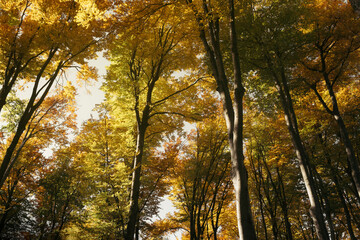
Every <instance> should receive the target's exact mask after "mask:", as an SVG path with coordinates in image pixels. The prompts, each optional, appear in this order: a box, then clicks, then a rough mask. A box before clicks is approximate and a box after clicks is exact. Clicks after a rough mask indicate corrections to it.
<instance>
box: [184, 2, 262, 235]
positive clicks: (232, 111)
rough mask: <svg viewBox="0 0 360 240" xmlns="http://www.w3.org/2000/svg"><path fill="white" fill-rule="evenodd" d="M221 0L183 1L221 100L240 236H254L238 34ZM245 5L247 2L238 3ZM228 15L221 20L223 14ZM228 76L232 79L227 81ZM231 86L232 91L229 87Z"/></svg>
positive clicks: (230, 11) (230, 8)
mask: <svg viewBox="0 0 360 240" xmlns="http://www.w3.org/2000/svg"><path fill="white" fill-rule="evenodd" d="M221 3H222V2H216V3H214V2H210V1H206V0H203V1H192V0H187V1H186V4H187V5H188V7H189V8H190V9H191V10H192V11H193V13H194V15H195V21H196V23H197V27H198V30H199V33H200V39H201V41H202V43H203V46H204V49H205V53H206V58H207V59H208V60H209V65H210V66H209V67H210V69H211V72H212V75H213V76H214V78H215V80H216V84H217V90H218V92H219V94H220V99H221V101H222V103H223V114H224V117H225V120H226V125H227V129H228V138H229V146H230V151H231V162H232V181H233V185H234V188H235V195H236V208H237V221H238V229H239V236H240V239H249V240H251V239H256V234H255V228H254V224H253V220H252V213H251V205H250V199H249V190H248V179H247V178H248V177H247V172H246V168H245V165H244V155H243V96H244V92H245V89H244V87H243V83H242V75H241V69H240V58H239V49H238V47H237V41H238V36H237V33H236V26H235V25H236V19H235V12H236V11H235V4H234V1H233V0H229V1H228V3H227V4H224V5H221ZM241 5H242V6H241V7H243V8H246V7H247V4H246V2H242V3H241ZM221 11H223V13H226V14H225V15H224V16H229V18H228V19H227V22H226V23H224V22H223V20H224V16H222V12H221ZM223 29H227V30H228V31H229V34H230V39H228V41H229V42H230V49H227V50H224V49H222V47H223V46H222V42H223V40H224V39H223V36H224V34H226V33H224V32H222V33H220V30H223ZM225 51H229V53H230V55H231V59H232V60H231V67H230V68H231V70H230V72H229V71H228V69H227V67H226V64H225V61H224V56H223V55H224V52H225ZM230 80H233V81H231V83H230ZM232 89H233V95H232V94H231V90H232Z"/></svg>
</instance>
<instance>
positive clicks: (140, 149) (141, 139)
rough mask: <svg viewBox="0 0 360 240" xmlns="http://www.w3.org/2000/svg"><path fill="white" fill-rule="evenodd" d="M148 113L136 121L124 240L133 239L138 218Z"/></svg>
mask: <svg viewBox="0 0 360 240" xmlns="http://www.w3.org/2000/svg"><path fill="white" fill-rule="evenodd" d="M147 121H148V115H147V116H146V115H145V113H144V115H143V119H142V122H141V123H138V134H137V135H138V136H137V139H136V153H137V154H136V156H135V158H134V167H133V169H134V171H133V175H132V182H131V194H130V212H129V219H128V223H127V228H126V236H125V239H126V240H133V239H134V236H135V230H136V223H137V221H138V219H139V197H140V185H141V182H140V177H141V164H142V159H143V154H144V146H145V133H146V129H147V126H148V123H147Z"/></svg>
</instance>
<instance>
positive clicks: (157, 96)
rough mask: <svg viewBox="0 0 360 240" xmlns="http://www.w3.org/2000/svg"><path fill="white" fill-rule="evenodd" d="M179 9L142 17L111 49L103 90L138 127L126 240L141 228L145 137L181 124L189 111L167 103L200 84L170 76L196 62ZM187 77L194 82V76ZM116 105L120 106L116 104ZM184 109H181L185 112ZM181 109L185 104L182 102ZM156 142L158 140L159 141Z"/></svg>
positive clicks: (159, 11)
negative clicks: (184, 42) (187, 45)
mask: <svg viewBox="0 0 360 240" xmlns="http://www.w3.org/2000/svg"><path fill="white" fill-rule="evenodd" d="M133 4H134V6H136V4H139V3H138V2H137V1H134V3H133ZM140 5H141V6H136V7H137V8H136V10H139V9H145V10H146V11H148V10H147V9H146V7H147V6H146V5H142V4H140ZM155 6H156V5H155ZM149 7H151V5H149ZM145 10H144V11H145ZM176 10H177V9H176V8H175V6H166V5H165V6H164V7H163V8H161V9H160V10H158V12H156V14H152V15H149V16H148V15H146V18H145V17H144V18H142V20H143V22H141V27H140V26H139V25H135V27H138V28H134V29H130V30H129V31H128V32H127V33H124V34H123V35H119V36H118V39H117V40H116V41H115V44H114V45H112V46H111V50H110V60H111V61H112V64H111V66H110V68H109V73H108V77H107V83H106V84H105V85H104V89H105V91H106V92H107V93H108V99H109V100H110V101H111V102H112V103H111V104H115V105H117V106H120V108H119V109H124V107H126V108H127V109H125V111H124V112H123V113H122V114H124V113H127V114H129V115H128V117H130V116H131V118H132V119H133V120H134V121H135V128H136V130H135V133H134V137H135V139H136V147H135V149H134V150H135V154H134V159H133V164H132V166H131V167H132V169H133V177H132V186H131V195H130V213H129V218H128V224H127V233H126V237H125V238H126V239H133V238H134V235H135V232H136V230H135V229H136V225H137V224H138V222H139V214H140V207H139V197H140V189H141V175H142V174H141V172H142V165H143V162H144V159H145V158H146V152H145V149H146V145H147V143H146V141H145V139H146V138H148V137H150V136H151V135H155V134H156V133H163V132H165V131H170V130H172V129H175V128H177V127H178V126H179V125H178V124H179V120H176V119H175V118H174V116H176V115H180V116H184V114H183V113H182V112H184V111H183V110H180V111H176V110H175V109H172V110H170V111H169V108H168V105H169V103H168V102H169V101H172V100H173V98H174V96H175V95H178V94H181V93H183V92H184V91H185V90H187V89H189V88H190V87H191V86H193V85H194V84H195V83H196V82H197V81H198V80H196V81H194V82H192V83H188V84H187V82H185V84H187V85H185V84H184V83H183V82H180V81H178V80H176V78H174V77H171V73H173V72H174V71H175V70H176V69H180V70H181V69H183V68H186V67H187V66H189V64H191V62H190V60H191V59H195V58H194V53H192V52H191V51H190V50H191V49H187V50H185V48H184V46H182V45H181V44H179V42H180V41H181V40H182V39H183V38H184V37H185V36H186V35H187V32H186V31H185V32H181V31H179V29H181V26H182V23H183V22H182V20H183V19H182V18H181V17H180V16H178V15H177V14H176V13H177V12H176ZM137 23H138V22H137ZM144 39H145V40H144ZM181 50H183V51H181ZM189 59H190V60H189ZM184 79H185V80H188V81H191V80H193V78H192V77H189V78H184ZM171 83H172V86H171ZM184 85H185V86H184ZM177 86H180V89H176V88H175V87H177ZM113 99H116V100H115V101H114V100H113ZM116 101H118V102H117V103H116ZM175 101H176V100H175ZM125 104H126V105H125ZM180 106H181V105H180ZM180 106H177V107H178V108H179V109H180V108H181V107H180ZM182 106H184V105H183V104H182ZM129 108H130V109H132V112H129V111H128V109H129ZM116 111H118V110H116ZM162 116H163V117H162ZM157 122H160V123H162V124H164V123H165V122H166V123H169V124H168V125H165V127H164V126H163V125H159V126H161V127H160V129H156V128H155V124H156V123H157ZM149 126H154V127H152V128H153V129H152V132H151V133H150V134H148V127H149ZM180 126H181V125H180ZM153 141H155V142H156V139H154V140H153Z"/></svg>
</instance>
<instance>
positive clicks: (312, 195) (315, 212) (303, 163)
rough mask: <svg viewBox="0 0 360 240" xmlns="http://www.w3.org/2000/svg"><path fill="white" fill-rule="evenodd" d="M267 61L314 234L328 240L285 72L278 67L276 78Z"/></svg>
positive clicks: (269, 60) (270, 64)
mask: <svg viewBox="0 0 360 240" xmlns="http://www.w3.org/2000/svg"><path fill="white" fill-rule="evenodd" d="M267 60H268V65H269V68H270V69H271V71H272V74H273V77H274V80H275V84H276V87H277V89H278V92H279V97H280V101H281V104H282V106H283V110H284V114H285V120H286V124H287V127H288V130H289V133H290V137H291V140H292V142H293V146H294V148H295V152H296V156H297V159H298V161H299V166H300V171H301V175H302V178H303V180H304V184H305V188H306V192H307V194H308V197H309V200H310V209H309V211H310V216H311V218H312V220H313V222H314V225H315V229H316V234H317V236H318V238H319V239H320V240H329V234H328V232H327V229H326V224H325V219H324V216H323V213H322V210H321V205H320V201H319V198H318V196H317V194H316V189H315V188H316V187H315V182H314V177H313V176H312V174H311V171H310V162H309V161H310V160H309V157H308V154H307V152H306V150H305V147H304V145H303V143H302V140H301V137H300V133H299V130H298V123H297V117H296V114H295V111H294V108H293V103H292V98H291V95H290V90H289V87H288V83H287V79H286V76H285V70H284V68H283V66H280V68H281V73H280V76H278V73H276V72H275V71H274V67H273V66H272V62H271V59H270V58H268V59H267Z"/></svg>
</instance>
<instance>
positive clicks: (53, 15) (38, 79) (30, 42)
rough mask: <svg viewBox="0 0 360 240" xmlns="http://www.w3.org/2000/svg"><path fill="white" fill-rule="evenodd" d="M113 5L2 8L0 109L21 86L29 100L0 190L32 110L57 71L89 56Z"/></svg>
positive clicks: (0, 172) (16, 2)
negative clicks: (23, 87)
mask: <svg viewBox="0 0 360 240" xmlns="http://www.w3.org/2000/svg"><path fill="white" fill-rule="evenodd" d="M109 4H110V5H111V4H112V3H111V2H110V1H101V3H98V4H92V5H88V4H87V3H85V2H76V1H46V0H45V1H31V0H12V1H6V2H1V3H0V8H1V18H2V21H1V25H0V28H1V29H2V31H1V35H0V41H1V43H2V44H1V56H0V58H1V59H2V61H1V66H0V68H1V73H2V74H1V75H2V76H1V84H2V88H1V91H0V111H1V109H2V108H3V106H4V105H5V104H6V100H7V98H8V96H9V93H10V92H11V90H12V89H14V87H15V86H16V85H19V83H20V82H25V83H28V84H29V85H30V86H31V90H30V93H31V94H30V97H29V98H28V100H27V102H26V107H25V109H24V111H23V114H22V116H21V117H20V119H19V121H18V123H17V129H16V133H15V135H14V136H13V138H12V142H11V144H10V145H9V146H8V148H7V151H6V154H5V156H4V157H3V160H2V164H1V167H0V186H2V185H3V183H4V182H5V180H6V175H7V172H8V171H10V169H11V161H12V160H13V154H14V151H15V149H16V146H17V144H18V142H19V140H20V138H21V136H22V134H23V132H24V130H25V128H26V125H27V123H28V122H29V121H30V119H31V118H32V116H33V115H34V113H35V112H36V110H37V109H38V108H39V106H40V105H41V104H42V103H43V101H44V99H45V98H46V96H47V95H48V93H49V91H50V89H51V88H52V87H53V85H54V84H55V83H56V79H57V77H58V76H59V74H60V72H61V70H62V69H65V68H67V67H70V66H72V64H73V63H75V62H76V63H79V64H85V61H84V59H86V58H89V57H92V56H94V54H95V52H94V50H95V47H94V46H96V45H95V43H96V42H97V41H98V39H101V38H102V37H103V36H104V34H105V31H104V27H103V25H102V24H101V23H102V22H103V21H102V20H104V19H106V18H107V15H106V14H105V11H107V10H108V7H109V6H110V5H109Z"/></svg>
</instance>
